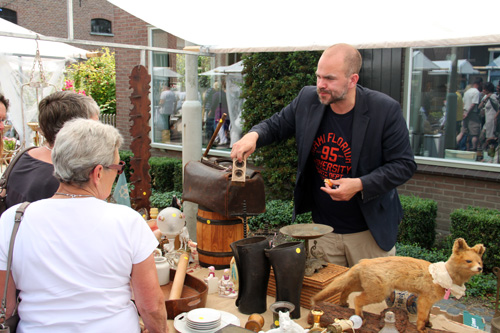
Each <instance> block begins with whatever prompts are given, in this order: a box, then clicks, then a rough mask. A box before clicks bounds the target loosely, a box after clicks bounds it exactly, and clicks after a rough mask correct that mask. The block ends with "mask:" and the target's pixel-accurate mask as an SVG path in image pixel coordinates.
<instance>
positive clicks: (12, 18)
mask: <svg viewBox="0 0 500 333" xmlns="http://www.w3.org/2000/svg"><path fill="white" fill-rule="evenodd" d="M0 18H3V19H4V20H6V21H9V22H12V23H15V24H17V12H15V11H13V10H10V9H7V8H0Z"/></svg>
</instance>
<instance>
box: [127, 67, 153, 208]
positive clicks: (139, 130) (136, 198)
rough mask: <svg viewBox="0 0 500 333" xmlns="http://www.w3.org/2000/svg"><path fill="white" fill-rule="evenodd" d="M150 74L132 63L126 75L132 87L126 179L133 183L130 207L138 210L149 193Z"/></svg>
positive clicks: (147, 206) (145, 205)
mask: <svg viewBox="0 0 500 333" xmlns="http://www.w3.org/2000/svg"><path fill="white" fill-rule="evenodd" d="M150 82H151V76H150V75H149V74H148V71H147V69H146V67H144V66H141V65H138V66H135V67H134V69H133V70H132V74H131V75H130V81H129V84H130V88H131V89H133V92H132V95H130V101H131V103H132V105H133V108H132V110H130V120H132V122H133V124H132V126H131V127H130V134H131V135H132V143H131V145H130V149H131V150H132V152H133V153H134V156H133V157H132V158H131V159H130V167H131V169H132V170H133V171H131V173H130V183H131V184H132V185H133V186H134V188H133V189H132V191H131V198H130V199H131V204H132V208H134V209H135V210H139V209H141V208H145V209H146V211H148V212H149V208H150V207H149V206H150V204H149V197H150V196H151V176H150V175H149V158H150V157H151V153H150V151H149V149H150V144H151V139H150V138H149V132H150V131H151V127H150V126H149V118H150V117H151V114H150V113H149V111H150V110H151V101H150V100H149V90H150V88H151V86H150V85H149V83H150Z"/></svg>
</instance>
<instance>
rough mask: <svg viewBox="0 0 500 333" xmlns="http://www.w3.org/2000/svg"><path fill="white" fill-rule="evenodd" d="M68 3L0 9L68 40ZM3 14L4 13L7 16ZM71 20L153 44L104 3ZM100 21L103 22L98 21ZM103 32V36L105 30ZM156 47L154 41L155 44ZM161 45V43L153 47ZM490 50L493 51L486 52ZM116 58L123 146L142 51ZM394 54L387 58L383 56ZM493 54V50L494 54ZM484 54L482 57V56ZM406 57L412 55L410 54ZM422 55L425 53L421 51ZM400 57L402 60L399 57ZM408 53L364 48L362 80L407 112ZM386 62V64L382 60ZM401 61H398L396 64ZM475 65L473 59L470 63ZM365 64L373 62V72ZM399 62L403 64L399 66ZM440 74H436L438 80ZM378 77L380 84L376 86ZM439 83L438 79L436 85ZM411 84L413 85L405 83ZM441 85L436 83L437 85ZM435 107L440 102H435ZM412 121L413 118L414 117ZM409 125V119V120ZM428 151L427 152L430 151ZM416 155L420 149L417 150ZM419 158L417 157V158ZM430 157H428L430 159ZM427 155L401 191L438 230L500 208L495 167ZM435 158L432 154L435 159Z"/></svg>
mask: <svg viewBox="0 0 500 333" xmlns="http://www.w3.org/2000/svg"><path fill="white" fill-rule="evenodd" d="M66 5H67V1H66V0H37V1H28V0H15V1H0V8H3V9H7V10H10V11H12V12H15V13H16V15H17V24H19V25H21V26H23V27H25V28H28V29H31V30H34V31H36V32H39V33H41V34H45V35H47V36H56V37H67V36H68V33H67V11H66ZM4 14H5V12H4ZM73 14H74V15H73V17H74V38H75V39H81V40H93V41H100V42H110V43H121V44H133V45H144V46H147V45H150V36H151V30H150V29H151V27H150V26H148V24H146V23H145V22H144V21H142V20H140V19H138V18H135V17H134V16H131V15H130V14H128V13H127V12H125V11H123V10H121V9H119V8H116V7H114V6H113V5H112V4H110V3H109V2H107V1H105V0H92V1H90V0H78V1H77V0H73ZM95 19H98V21H94V23H96V22H97V23H96V24H97V28H96V29H97V30H99V29H101V30H99V31H100V32H92V22H93V21H92V20H95ZM99 20H104V21H103V22H104V23H103V22H102V21H99ZM106 22H109V24H110V25H111V30H106V29H107V26H106ZM102 31H104V32H102ZM161 33H163V34H164V35H163V36H160V37H159V38H157V39H156V40H160V39H162V40H163V42H162V43H160V44H161V46H162V47H168V48H172V49H182V47H183V45H184V43H183V41H182V40H178V39H177V38H176V37H175V36H172V35H170V34H166V33H164V32H161ZM153 44H154V43H153ZM76 46H78V47H82V48H87V49H89V50H94V49H96V48H95V47H89V46H86V45H76ZM151 46H160V45H151ZM485 48H486V47H483V49H481V48H479V47H478V48H473V49H468V50H465V51H466V52H465V51H464V54H465V53H468V54H472V55H473V58H475V59H481V58H482V55H481V54H482V53H481V52H483V53H484V52H485V50H484V49H485ZM488 50H489V49H488ZM114 51H115V56H116V58H115V59H116V92H117V94H116V97H117V127H118V128H119V130H120V131H121V133H122V134H123V136H124V137H125V138H126V140H125V145H124V146H125V147H128V146H129V144H130V138H129V126H130V121H129V116H128V110H130V108H131V104H130V99H129V95H130V89H129V82H128V80H129V75H130V72H131V71H132V69H133V67H134V66H136V65H138V64H139V63H140V57H141V55H140V51H139V50H132V49H126V48H116V49H114ZM423 51H426V54H427V55H428V56H429V53H430V52H431V53H432V52H434V53H435V56H436V58H437V57H438V52H439V51H441V50H440V49H439V48H438V49H435V50H430V51H429V49H425V50H423ZM388 52H389V53H391V54H390V55H384V54H385V53H388ZM493 52H494V51H490V53H491V55H490V56H493V54H494V53H493ZM480 53H481V54H480ZM147 54H148V53H146V55H147ZM406 54H407V55H408V53H406ZM422 54H423V52H422ZM389 56H390V57H391V59H396V61H395V62H394V64H393V65H392V67H391V68H392V74H391V77H390V78H384V75H386V74H387V73H388V69H387V67H386V68H383V67H382V66H380V68H378V65H377V64H376V61H375V60H377V61H378V62H380V63H384V61H383V59H384V57H385V58H388V57H389ZM168 57H169V61H168V62H169V64H173V63H174V62H175V54H171V55H169V56H168ZM398 57H399V58H398ZM404 58H405V49H392V51H390V50H389V51H387V50H381V51H380V52H379V51H378V50H365V52H363V59H364V62H365V64H364V70H365V72H364V73H363V74H364V76H362V79H364V80H365V81H364V82H362V84H363V85H365V86H368V87H370V88H373V89H376V90H381V91H384V87H383V86H382V85H384V84H387V83H388V82H389V83H391V82H392V83H395V82H397V84H396V86H395V87H392V88H391V89H392V90H393V91H395V93H396V94H398V96H394V93H390V92H386V93H388V94H390V95H391V96H393V97H394V98H396V99H398V100H399V101H400V102H401V104H402V105H403V109H405V107H404V106H405V104H407V103H412V101H411V100H410V101H405V100H404V99H405V97H404V96H408V95H407V94H405V93H404V92H405V91H404V89H403V88H401V87H402V86H404V83H403V84H402V85H401V86H399V83H401V82H404V80H405V79H406V78H405V68H404V67H405V66H404V63H405V59H404ZM380 59H382V60H380ZM398 59H399V60H398ZM471 61H472V60H471ZM366 64H369V66H370V67H369V71H368V70H367V67H366ZM397 64H399V66H398V65H397ZM436 78H438V76H434V77H433V79H434V80H436ZM375 79H376V80H378V81H379V82H380V86H379V83H377V82H375ZM436 82H437V81H436ZM406 84H407V85H408V84H409V83H406ZM437 84H438V83H436V85H437ZM435 104H436V105H437V106H439V107H441V106H442V101H441V104H440V103H439V101H438V103H435ZM410 117H412V116H411V115H410ZM409 124H410V126H411V121H410V120H409ZM152 151H153V154H162V155H169V156H177V157H180V151H179V150H175V149H174V150H171V149H168V148H165V149H158V148H154V149H152ZM427 153H428V152H427ZM416 154H417V150H416ZM431 154H432V152H431ZM417 155H418V154H417ZM427 156H428V155H427ZM425 157H426V155H425V154H424V155H422V156H417V158H416V160H417V164H418V170H417V172H416V174H415V175H414V177H413V178H412V179H411V180H410V181H409V182H407V183H406V184H404V185H402V186H401V187H400V188H399V192H400V193H401V194H405V195H411V194H413V195H416V196H419V197H422V198H429V199H433V200H435V201H437V203H438V218H437V230H438V231H440V232H443V233H447V232H448V230H449V214H450V213H451V212H452V211H453V210H455V209H457V208H465V207H467V206H480V207H485V208H492V209H500V202H499V200H498V198H499V197H500V170H499V169H497V168H494V167H487V166H484V167H483V166H481V165H475V164H464V165H460V164H456V165H451V166H450V165H449V164H446V163H444V164H443V163H440V161H437V162H436V161H435V160H429V159H427V158H425ZM431 157H432V155H431Z"/></svg>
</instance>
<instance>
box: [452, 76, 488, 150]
mask: <svg viewBox="0 0 500 333" xmlns="http://www.w3.org/2000/svg"><path fill="white" fill-rule="evenodd" d="M482 82H483V80H482V79H481V78H476V79H475V80H474V83H473V84H472V87H470V88H469V89H467V90H466V91H465V93H464V97H463V102H464V111H463V113H464V117H463V119H464V120H463V125H462V126H463V129H462V131H461V132H460V133H459V134H458V136H457V143H459V142H460V141H461V140H462V137H463V136H464V135H468V137H469V140H468V142H467V150H471V151H475V150H476V149H477V144H478V140H479V134H480V132H481V118H480V117H479V110H478V105H479V102H480V94H481V90H483V87H482Z"/></svg>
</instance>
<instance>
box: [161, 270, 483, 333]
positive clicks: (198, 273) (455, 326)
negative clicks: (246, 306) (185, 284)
mask: <svg viewBox="0 0 500 333" xmlns="http://www.w3.org/2000/svg"><path fill="white" fill-rule="evenodd" d="M187 273H188V274H190V275H192V276H194V277H196V278H198V279H200V280H202V281H203V279H204V278H206V277H207V276H208V274H209V270H208V269H207V268H203V267H200V266H199V265H197V264H190V266H189V267H188V269H187ZM223 273H224V271H223V270H216V271H215V276H216V277H217V279H220V278H221V277H222V276H223ZM357 294H358V293H353V294H351V296H350V297H349V304H353V298H354V297H355V296H356V295H357ZM235 300H236V299H235V298H228V297H223V296H219V294H218V293H213V294H209V295H208V297H207V301H206V305H205V307H206V308H212V309H217V310H221V311H226V312H229V313H231V314H233V315H235V316H236V317H237V318H238V319H239V321H240V326H241V327H244V326H245V323H246V322H247V321H248V317H249V316H250V315H247V314H242V313H240V312H239V311H238V308H237V307H236V305H235ZM275 301H276V300H275V297H272V296H269V295H268V296H267V308H268V310H267V311H266V312H264V313H262V314H261V315H262V316H263V318H264V327H263V331H268V330H270V329H271V324H272V320H273V313H272V311H271V310H269V307H270V306H271V304H273V303H274V302H275ZM386 308H387V305H386V303H385V302H381V303H379V304H371V305H368V306H365V307H364V309H363V310H364V311H366V312H371V313H373V314H377V315H378V314H380V313H381V312H382V311H383V310H384V309H386ZM309 312H310V310H309V309H306V308H304V307H301V308H300V314H301V316H300V318H299V319H296V320H294V321H295V322H296V323H298V324H299V325H300V326H302V327H304V328H309V327H311V324H310V323H308V316H309ZM431 323H432V324H433V328H435V329H440V330H444V331H449V332H456V333H462V332H463V333H469V332H484V331H481V330H478V329H475V328H472V327H468V326H465V325H463V324H459V323H457V322H455V321H452V320H450V319H448V318H446V316H444V315H443V314H440V315H434V314H431ZM167 324H168V328H169V332H177V331H176V330H175V328H174V320H170V319H169V320H168V323H167Z"/></svg>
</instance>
